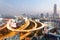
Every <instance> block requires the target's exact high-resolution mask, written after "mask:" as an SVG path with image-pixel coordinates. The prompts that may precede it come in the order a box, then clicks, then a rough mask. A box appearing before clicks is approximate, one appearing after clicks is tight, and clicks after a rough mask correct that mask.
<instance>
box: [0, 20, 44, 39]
mask: <svg viewBox="0 0 60 40" xmlns="http://www.w3.org/2000/svg"><path fill="white" fill-rule="evenodd" d="M10 22H11V20H9V21H8V22H7V24H6V26H5V27H4V26H3V27H4V28H3V29H1V31H0V40H3V39H4V38H9V37H13V36H15V35H17V34H20V40H22V39H24V38H25V37H27V36H28V35H30V34H31V33H32V32H34V31H38V30H40V29H42V28H43V27H44V24H43V23H41V22H36V21H34V20H28V21H26V23H25V24H24V25H22V26H20V27H19V28H17V29H14V28H12V27H11V26H10ZM35 33H36V32H35Z"/></svg>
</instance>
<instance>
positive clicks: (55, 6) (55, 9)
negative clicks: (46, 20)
mask: <svg viewBox="0 0 60 40" xmlns="http://www.w3.org/2000/svg"><path fill="white" fill-rule="evenodd" d="M54 14H57V5H56V4H54Z"/></svg>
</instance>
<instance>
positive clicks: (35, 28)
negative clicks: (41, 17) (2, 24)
mask: <svg viewBox="0 0 60 40" xmlns="http://www.w3.org/2000/svg"><path fill="white" fill-rule="evenodd" d="M28 21H32V22H34V23H35V26H34V27H33V28H32V29H28V30H23V29H22V30H19V29H14V28H12V27H11V26H10V22H11V20H9V22H8V23H7V29H9V30H11V31H16V32H32V31H36V30H39V29H42V28H43V27H44V24H43V23H41V22H39V23H40V24H41V26H40V27H38V28H37V24H36V22H35V21H33V20H28Z"/></svg>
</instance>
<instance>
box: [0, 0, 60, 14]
mask: <svg viewBox="0 0 60 40" xmlns="http://www.w3.org/2000/svg"><path fill="white" fill-rule="evenodd" d="M54 4H56V5H57V12H58V13H60V0H0V14H11V15H20V14H22V13H31V14H35V13H47V12H48V13H53V8H54Z"/></svg>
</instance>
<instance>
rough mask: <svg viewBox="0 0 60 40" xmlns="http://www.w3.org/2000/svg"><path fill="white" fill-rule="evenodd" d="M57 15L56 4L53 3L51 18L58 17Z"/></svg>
mask: <svg viewBox="0 0 60 40" xmlns="http://www.w3.org/2000/svg"><path fill="white" fill-rule="evenodd" d="M58 17H59V15H58V14H57V5H56V4H54V12H53V19H56V18H58Z"/></svg>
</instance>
